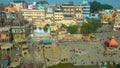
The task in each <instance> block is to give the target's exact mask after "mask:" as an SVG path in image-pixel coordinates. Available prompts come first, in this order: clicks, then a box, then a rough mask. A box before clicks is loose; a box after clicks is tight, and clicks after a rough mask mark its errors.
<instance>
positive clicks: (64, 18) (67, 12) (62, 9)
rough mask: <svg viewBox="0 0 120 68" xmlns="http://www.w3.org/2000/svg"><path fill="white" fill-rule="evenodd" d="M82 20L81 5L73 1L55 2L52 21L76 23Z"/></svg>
mask: <svg viewBox="0 0 120 68" xmlns="http://www.w3.org/2000/svg"><path fill="white" fill-rule="evenodd" d="M81 20H82V6H81V5H77V6H75V5H74V4H73V3H65V4H57V5H56V6H55V11H54V22H55V23H62V24H71V23H72V24H73V23H78V22H80V21H81Z"/></svg>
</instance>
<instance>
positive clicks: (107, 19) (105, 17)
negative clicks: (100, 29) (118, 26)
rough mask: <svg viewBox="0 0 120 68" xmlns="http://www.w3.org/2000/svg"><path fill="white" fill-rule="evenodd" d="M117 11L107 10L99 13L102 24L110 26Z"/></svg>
mask: <svg viewBox="0 0 120 68" xmlns="http://www.w3.org/2000/svg"><path fill="white" fill-rule="evenodd" d="M114 14H115V11H114V10H112V9H105V10H103V11H100V12H99V18H100V20H101V23H102V24H104V25H105V24H109V23H111V22H112V21H113V20H114V19H115V17H114Z"/></svg>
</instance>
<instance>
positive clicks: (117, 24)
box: [113, 9, 120, 31]
mask: <svg viewBox="0 0 120 68" xmlns="http://www.w3.org/2000/svg"><path fill="white" fill-rule="evenodd" d="M114 16H115V21H114V25H113V30H114V31H117V30H120V9H117V10H116V13H115V14H114Z"/></svg>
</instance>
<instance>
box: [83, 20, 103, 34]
mask: <svg viewBox="0 0 120 68" xmlns="http://www.w3.org/2000/svg"><path fill="white" fill-rule="evenodd" d="M99 27H101V23H100V21H99V20H97V19H88V23H83V25H82V27H81V33H83V34H84V35H88V34H90V33H94V32H95V31H96V30H97V29H98V28H99Z"/></svg>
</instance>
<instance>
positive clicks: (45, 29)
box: [43, 24, 50, 32]
mask: <svg viewBox="0 0 120 68" xmlns="http://www.w3.org/2000/svg"><path fill="white" fill-rule="evenodd" d="M49 27H50V25H49V24H46V25H45V26H44V27H43V30H44V31H45V32H47V31H48V28H49Z"/></svg>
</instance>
